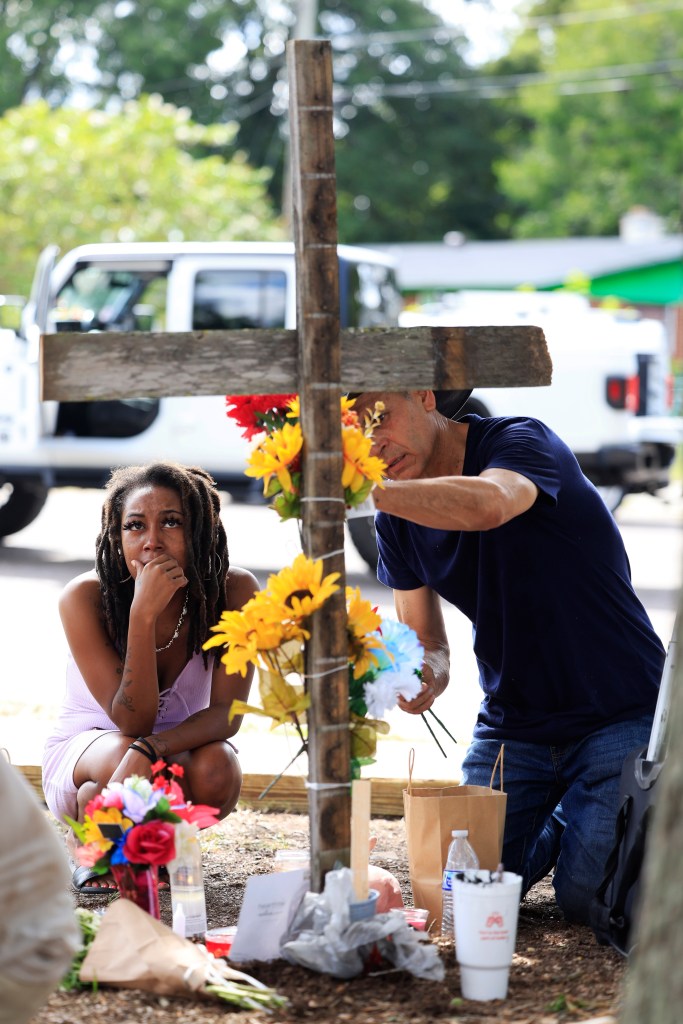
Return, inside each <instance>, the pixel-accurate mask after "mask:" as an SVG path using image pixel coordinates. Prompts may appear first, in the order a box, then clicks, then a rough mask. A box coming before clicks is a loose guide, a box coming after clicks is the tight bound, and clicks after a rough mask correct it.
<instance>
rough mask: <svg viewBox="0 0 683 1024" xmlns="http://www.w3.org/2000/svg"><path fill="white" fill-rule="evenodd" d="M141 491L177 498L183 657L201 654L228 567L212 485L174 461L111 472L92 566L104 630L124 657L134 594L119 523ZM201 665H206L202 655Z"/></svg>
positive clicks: (221, 596)
mask: <svg viewBox="0 0 683 1024" xmlns="http://www.w3.org/2000/svg"><path fill="white" fill-rule="evenodd" d="M140 487H168V488H171V489H172V490H174V491H176V492H177V493H178V494H179V495H180V501H181V507H182V511H183V520H184V531H185V540H186V543H187V565H186V567H185V575H186V576H187V579H188V581H189V582H188V588H187V589H188V593H189V608H188V619H189V622H190V629H189V632H188V638H187V656H188V658H190V657H192V655H193V654H196V653H198V652H199V651H201V649H202V644H203V643H204V642H205V640H206V639H207V637H208V635H209V623H211V624H212V625H213V624H214V623H216V622H218V620H219V618H220V616H221V612H222V611H223V610H224V608H225V597H226V593H225V580H226V576H227V573H228V569H229V565H230V563H229V561H228V541H227V537H226V534H225V529H224V527H223V524H222V522H221V519H220V497H219V494H218V490H217V489H216V483H215V481H214V480H213V479H212V478H211V476H210V475H209V474H208V473H207V472H206V471H205V470H203V469H200V468H199V467H198V466H181V465H180V464H179V463H175V462H154V463H151V464H150V465H148V466H127V467H124V468H121V469H115V470H114V471H113V472H112V474H111V477H110V479H109V482H108V484H107V496H106V498H105V501H104V505H103V506H102V528H101V532H100V534H99V536H98V538H97V553H96V563H95V565H96V569H97V575H98V577H99V580H100V585H101V588H102V611H103V614H104V622H105V626H106V629H107V632H108V633H109V636H110V637H111V640H112V642H113V644H114V647H115V649H116V651H117V653H118V654H119V656H120V657H121V658H123V657H124V656H125V653H126V645H127V641H128V618H129V615H130V606H131V604H132V601H133V592H134V589H135V583H134V581H133V580H132V579H131V578H130V576H129V575H128V569H127V568H126V563H125V560H124V557H123V555H122V554H121V520H122V515H123V506H124V504H125V501H126V498H127V497H128V495H129V494H130V493H131V491H134V490H137V489H138V488H140ZM218 653H220V651H219V652H218ZM204 662H205V664H208V656H207V655H206V654H204Z"/></svg>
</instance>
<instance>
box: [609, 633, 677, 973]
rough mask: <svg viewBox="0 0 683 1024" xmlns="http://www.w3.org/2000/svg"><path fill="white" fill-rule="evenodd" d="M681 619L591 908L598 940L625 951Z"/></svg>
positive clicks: (625, 780)
mask: <svg viewBox="0 0 683 1024" xmlns="http://www.w3.org/2000/svg"><path fill="white" fill-rule="evenodd" d="M679 620H680V613H679V615H677V616H676V622H675V624H674V632H673V637H672V638H671V641H670V643H669V646H668V649H667V652H666V659H665V661H664V670H663V672H662V682H661V685H660V687H659V695H658V697H657V707H656V708H655V714H654V719H653V723H652V732H651V734H650V742H649V744H648V746H647V747H639V748H638V750H633V751H631V753H630V754H629V755H628V757H627V758H626V760H625V761H624V766H623V768H622V770H621V784H620V787H619V812H618V814H617V822H616V829H615V836H614V845H613V847H612V850H611V852H610V855H609V857H608V858H607V863H606V864H605V873H604V876H603V879H602V882H601V883H600V885H599V887H598V890H597V892H596V894H595V896H594V897H593V900H592V903H591V908H590V924H591V928H592V929H593V931H594V933H595V937H596V939H597V940H598V942H600V943H601V944H602V945H603V946H607V945H610V946H614V948H615V949H617V950H618V951H619V952H620V953H623V954H624V956H628V955H629V953H630V952H631V950H632V949H633V946H634V936H635V928H634V922H635V920H636V916H637V914H638V898H639V895H640V882H641V869H642V866H643V861H644V859H645V851H646V847H647V833H648V829H649V827H650V820H651V818H652V814H653V812H654V804H655V799H656V796H657V780H658V779H659V776H660V774H661V770H662V764H663V761H664V744H665V739H666V725H667V720H668V717H669V709H670V705H671V690H672V686H673V675H674V663H675V657H676V646H677V638H678V636H679V635H680V633H681V630H680V629H679Z"/></svg>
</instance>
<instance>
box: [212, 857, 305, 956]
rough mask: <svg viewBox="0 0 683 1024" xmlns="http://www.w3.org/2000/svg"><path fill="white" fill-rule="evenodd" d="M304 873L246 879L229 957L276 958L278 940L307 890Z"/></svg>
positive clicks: (278, 946) (278, 954) (286, 873)
mask: <svg viewBox="0 0 683 1024" xmlns="http://www.w3.org/2000/svg"><path fill="white" fill-rule="evenodd" d="M308 881H309V879H308V872H307V871H305V870H303V869H302V870H300V871H282V872H278V873H276V874H271V875H253V876H252V877H251V878H250V879H248V881H247V885H246V888H245V890H244V899H243V901H242V907H241V909H240V916H239V920H238V921H237V934H236V935H235V938H234V940H233V943H232V948H231V950H230V959H231V960H235V961H237V960H242V961H246V960H277V959H278V958H279V956H280V942H281V940H282V937H283V935H284V934H285V932H286V931H287V929H288V928H289V926H290V924H291V922H292V919H293V917H294V914H295V913H296V910H297V908H298V906H299V904H300V903H301V900H302V899H303V897H304V894H305V893H306V892H307V891H308Z"/></svg>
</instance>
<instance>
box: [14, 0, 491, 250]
mask: <svg viewBox="0 0 683 1024" xmlns="http://www.w3.org/2000/svg"><path fill="white" fill-rule="evenodd" d="M3 2H4V3H5V4H6V8H7V9H6V13H7V14H8V17H9V30H8V31H9V33H10V35H9V36H8V37H7V39H10V38H11V44H10V43H7V45H8V47H9V50H10V52H11V53H12V54H13V56H12V60H13V67H12V74H11V75H8V85H7V88H6V89H5V88H3V79H2V77H0V109H2V108H3V106H5V107H7V106H12V105H15V104H16V103H17V102H18V99H19V98H25V97H27V96H28V97H31V96H37V95H40V96H43V97H45V98H46V99H48V101H49V102H50V104H51V105H53V106H54V105H57V104H59V103H63V102H65V101H66V100H69V99H73V97H74V96H78V97H79V98H80V99H83V98H86V99H87V101H88V102H89V103H93V104H100V105H102V104H107V103H109V104H111V103H112V102H117V101H119V99H120V98H123V99H124V100H125V99H127V98H135V97H137V96H139V95H141V94H148V93H158V94H159V95H161V96H162V97H163V98H164V99H165V100H166V101H168V102H172V103H174V104H175V105H178V106H183V107H187V108H188V109H189V110H190V111H191V112H192V116H193V118H194V120H196V121H198V122H200V123H204V124H214V123H218V122H221V121H227V122H233V121H234V122H236V123H237V124H238V125H239V129H238V133H237V136H236V138H235V146H236V147H237V148H239V149H242V150H244V151H245V152H246V154H247V157H248V160H249V162H250V163H251V164H252V165H253V166H255V167H267V168H269V169H270V170H271V172H272V177H271V181H270V186H269V188H270V193H271V197H272V198H273V200H274V201H275V203H276V204H278V205H279V204H280V203H281V199H282V189H283V170H284V166H285V162H286V155H287V151H286V136H287V99H288V97H287V85H286V67H285V44H286V42H287V40H288V38H290V37H291V36H292V35H293V34H294V33H295V31H296V29H297V12H298V10H299V8H300V4H299V0H192V2H190V3H188V2H187V0H104V2H100V3H97V2H95V3H94V4H92V5H90V6H89V7H86V6H85V5H83V4H82V3H81V2H80V0H32V2H31V3H24V2H22V0H0V7H1V6H2V4H3ZM10 15H11V16H10ZM316 34H318V35H320V36H322V37H325V38H329V39H330V40H331V42H332V46H333V55H334V77H335V96H336V100H335V126H336V131H337V136H338V149H337V171H338V182H339V223H340V237H341V238H342V240H344V241H372V240H382V241H386V240H392V239H397V238H403V237H408V238H415V239H418V238H422V239H433V238H440V237H441V236H442V235H443V234H444V233H445V232H446V231H448V230H460V231H464V232H466V233H467V234H469V235H471V236H473V237H486V236H488V235H491V234H496V233H498V229H497V227H496V218H497V217H498V216H499V215H500V214H501V213H502V211H503V202H502V200H501V197H500V195H499V193H498V191H497V188H496V180H495V175H494V172H493V169H492V165H493V162H494V160H495V159H498V158H500V157H501V156H502V150H501V148H500V145H499V143H498V142H497V141H496V130H497V128H498V126H499V123H500V117H499V115H498V113H497V111H496V108H495V106H494V105H493V104H491V103H490V102H488V101H487V100H482V99H479V98H475V97H473V96H472V95H470V94H469V93H468V92H466V91H460V89H459V86H458V84H457V83H461V82H462V81H463V80H467V79H468V78H471V77H472V76H473V75H474V72H473V71H472V70H471V69H469V68H468V67H467V65H466V63H465V61H464V60H463V58H462V56H461V53H462V50H463V47H464V44H465V39H464V37H463V36H462V34H460V33H458V32H456V31H454V30H453V29H452V28H451V29H450V30H448V29H447V28H446V27H445V26H444V25H443V23H442V21H441V19H440V18H438V17H437V16H436V15H435V14H433V13H431V12H430V11H429V10H428V8H427V7H426V6H425V4H424V3H423V2H422V0H384V2H383V3H381V4H368V3H366V2H365V0H320V2H319V4H318V19H317V26H316ZM69 57H70V58H72V59H70V60H68V59H67V58H69ZM74 57H76V58H78V59H73V58H74ZM9 80H11V81H9ZM12 83H13V84H12ZM10 85H11V86H12V87H11V88H10ZM19 94H20V95H19Z"/></svg>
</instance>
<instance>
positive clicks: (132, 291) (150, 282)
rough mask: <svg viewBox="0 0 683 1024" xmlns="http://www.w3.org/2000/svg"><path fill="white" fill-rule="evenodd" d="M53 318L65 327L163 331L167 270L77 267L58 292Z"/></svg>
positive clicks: (72, 328) (57, 326)
mask: <svg viewBox="0 0 683 1024" xmlns="http://www.w3.org/2000/svg"><path fill="white" fill-rule="evenodd" d="M51 318H52V321H53V323H54V326H55V327H56V329H57V330H62V331H63V330H72V331H93V330H100V331H101V330H107V331H151V330H153V331H161V330H163V329H164V327H165V324H166V270H165V269H164V270H163V271H159V270H144V271H143V270H123V269H122V270H113V269H109V268H102V267H97V266H93V265H90V266H80V267H77V268H76V270H75V272H74V274H73V275H72V277H71V278H70V280H69V281H68V282H67V283H66V284H65V285H64V287H63V288H62V289H61V291H60V292H59V294H58V296H57V301H56V303H55V308H54V309H53V310H52V312H51Z"/></svg>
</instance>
